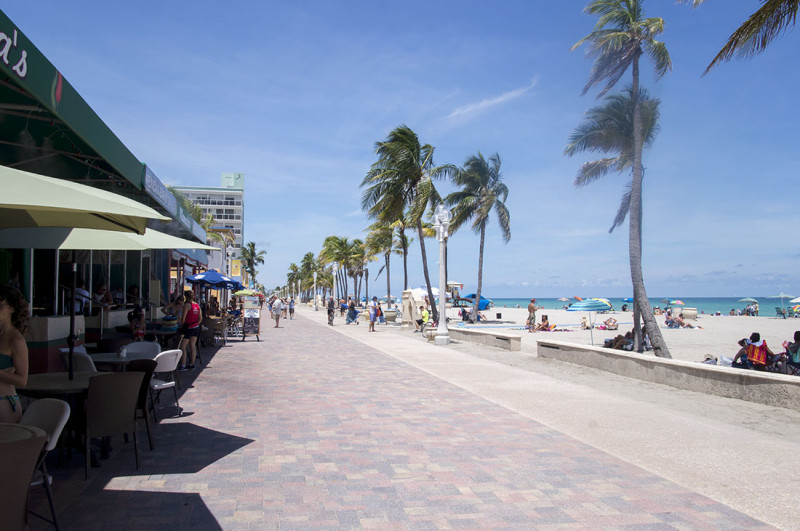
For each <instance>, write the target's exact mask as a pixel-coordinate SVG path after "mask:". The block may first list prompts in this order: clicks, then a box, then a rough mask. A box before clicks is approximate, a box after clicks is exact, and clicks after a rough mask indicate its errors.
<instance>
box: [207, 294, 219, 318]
mask: <svg viewBox="0 0 800 531" xmlns="http://www.w3.org/2000/svg"><path fill="white" fill-rule="evenodd" d="M208 314H209V315H214V316H217V315H219V301H218V300H217V296H216V295H212V296H211V300H209V301H208Z"/></svg>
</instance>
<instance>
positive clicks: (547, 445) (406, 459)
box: [31, 316, 767, 529]
mask: <svg viewBox="0 0 800 531" xmlns="http://www.w3.org/2000/svg"><path fill="white" fill-rule="evenodd" d="M340 322H341V321H340ZM263 332H264V333H263V334H262V335H261V338H262V341H261V342H259V343H257V342H255V339H254V338H253V339H252V340H251V339H248V340H247V341H246V342H244V343H240V342H236V343H234V344H233V345H232V346H230V347H224V348H220V349H219V350H218V351H217V352H216V354H214V355H213V357H211V356H210V355H209V354H208V353H207V354H206V355H205V356H204V359H207V358H210V360H207V365H206V366H204V367H203V369H202V371H195V372H194V373H192V374H191V375H190V377H189V378H184V384H186V385H190V386H191V387H189V388H188V389H184V393H183V396H182V397H181V406H182V407H183V408H184V416H182V417H173V418H168V419H165V420H163V421H162V422H161V423H160V424H159V425H158V426H157V427H156V432H155V438H156V450H155V451H153V452H151V451H150V450H149V449H148V448H147V443H146V437H145V435H144V430H143V429H142V433H141V435H142V436H141V438H140V440H141V441H142V442H143V444H142V448H143V450H142V458H143V467H142V469H141V470H138V471H137V470H136V469H135V468H134V462H133V455H132V453H133V449H132V445H130V444H123V442H122V440H121V439H120V440H115V441H114V452H113V455H112V458H111V459H110V460H109V461H104V462H103V464H102V467H101V468H98V469H92V470H91V474H92V475H91V479H90V481H89V482H85V481H83V471H82V468H80V466H81V463H82V455H80V454H77V455H74V456H73V459H72V461H69V462H68V463H66V464H65V465H64V466H62V467H60V468H58V469H54V475H55V476H56V479H55V483H54V488H55V492H56V499H57V502H58V506H59V510H60V518H61V523H62V528H64V529H106V528H109V527H113V528H120V529H134V528H135V529H144V528H146V529H188V528H191V529H220V528H222V529H278V528H281V529H293V528H314V529H326V528H328V529H341V528H367V529H462V528H463V529H478V528H481V529H486V528H499V529H525V528H527V529H530V528H537V529H547V528H556V527H558V528H562V527H572V528H587V527H591V528H605V529H622V528H637V529H720V528H722V529H733V528H760V527H763V528H765V527H767V526H765V525H764V524H762V523H760V522H758V521H756V520H754V519H752V518H750V517H749V516H747V515H744V514H741V513H739V512H737V511H735V510H733V509H731V508H729V507H727V506H725V505H721V504H719V503H717V502H714V501H713V500H710V499H708V498H706V497H703V496H701V495H698V494H696V493H694V492H691V491H689V490H687V489H685V488H682V487H680V486H679V485H676V484H674V483H672V482H670V481H667V480H665V479H663V478H661V477H658V476H655V475H653V474H650V473H648V472H646V471H644V470H642V469H640V468H638V467H635V466H633V465H630V464H628V463H626V462H624V461H622V460H620V459H617V458H614V457H612V456H610V455H608V454H605V453H603V452H601V451H599V450H597V449H595V448H592V447H590V446H587V445H585V444H583V443H580V442H578V441H577V440H575V439H572V438H570V437H568V436H566V435H564V434H562V433H560V432H558V431H555V430H553V429H550V428H548V427H546V426H544V425H542V424H540V423H537V422H535V421H533V420H531V419H529V418H526V417H524V416H522V415H519V414H517V413H514V412H512V411H509V410H507V409H505V408H503V407H501V406H498V405H495V404H493V403H490V402H489V401H487V400H484V399H482V398H480V397H478V396H476V395H474V394H471V393H469V392H467V391H465V390H463V389H461V388H459V387H456V386H454V385H451V384H449V383H446V382H444V381H441V380H439V379H437V378H435V377H433V376H431V375H429V374H427V373H425V372H423V371H421V370H418V369H415V368H413V367H411V366H409V365H406V364H404V363H402V362H400V361H398V360H396V359H395V358H392V357H390V356H387V355H385V354H383V353H381V352H379V351H377V350H375V349H372V348H370V347H368V346H366V345H364V344H362V343H359V342H357V341H355V340H353V339H349V338H347V337H344V336H342V335H340V334H338V333H337V332H336V330H335V329H330V328H329V327H327V326H325V325H322V324H318V323H315V322H312V321H311V320H308V319H306V318H304V317H302V316H298V317H296V318H295V319H294V320H293V321H288V322H287V321H282V328H280V329H277V330H276V329H273V328H265V329H264V330H263ZM364 333H365V334H366V333H367V331H366V327H364ZM184 374H186V373H184ZM192 378H193V379H194V381H193V382H192V381H191V379H192ZM576 414H580V413H577V412H576ZM656 445H657V442H656V441H654V447H655V446H656ZM41 502H42V498H41V495H39V494H37V495H36V496H35V499H34V503H35V504H36V505H39V506H40V509H43V507H41ZM31 524H32V528H33V529H43V528H44V527H43V526H42V524H40V523H39V522H36V521H35V519H33V520H32V522H31Z"/></svg>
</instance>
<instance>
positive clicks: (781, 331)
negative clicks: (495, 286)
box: [448, 308, 800, 361]
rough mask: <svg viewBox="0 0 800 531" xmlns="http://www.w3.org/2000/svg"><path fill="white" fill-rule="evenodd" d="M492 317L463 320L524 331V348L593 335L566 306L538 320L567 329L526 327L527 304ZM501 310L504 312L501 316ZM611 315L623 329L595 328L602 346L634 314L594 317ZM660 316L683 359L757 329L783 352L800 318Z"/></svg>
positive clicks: (732, 346)
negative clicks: (679, 322)
mask: <svg viewBox="0 0 800 531" xmlns="http://www.w3.org/2000/svg"><path fill="white" fill-rule="evenodd" d="M484 314H485V315H486V317H487V318H488V319H489V320H488V321H487V322H486V323H485V324H483V323H482V324H465V325H466V326H468V327H474V328H486V329H489V328H491V329H498V330H503V331H504V332H506V333H513V334H519V335H521V336H522V338H523V339H522V345H523V349H525V350H535V349H536V343H535V342H536V339H537V338H542V337H546V338H548V339H558V340H559V341H571V342H574V343H581V344H586V345H588V344H590V343H591V341H592V340H591V337H592V335H591V334H590V331H589V330H581V327H580V323H581V317H582V316H588V315H589V314H588V313H587V312H568V311H566V310H551V309H547V310H538V311H537V312H536V320H537V323H538V322H540V321H541V318H542V315H547V316H548V318H549V320H550V324H555V325H556V327H557V328H558V329H565V331H557V332H556V331H553V332H535V333H528V332H527V331H526V330H525V329H524V326H525V320H526V319H527V317H528V310H527V309H524V308H491V309H489V310H487V311H485V312H484ZM497 314H500V315H501V317H500V318H497ZM609 316H613V317H614V319H616V320H617V321H618V323H619V331H611V330H597V329H595V330H594V344H595V345H598V346H602V344H603V341H604V340H605V339H608V338H610V337H615V336H616V335H617V334H620V333H621V334H624V333H625V332H627V331H629V330H630V329H631V328H633V314H632V313H631V312H619V311H617V312H609V313H607V314H600V315H594V314H593V315H592V318H593V319H594V320H595V321H596V322H600V323H601V324H602V321H603V320H604V319H607V318H608V317H609ZM448 317H449V318H450V319H451V321H450V326H451V327H452V326H459V324H458V323H460V322H461V321H460V319H459V318H458V316H457V313H456V310H453V309H449V310H448ZM656 319H657V322H658V323H659V324H660V325H661V333H662V334H663V336H664V339H665V340H666V342H667V345H668V346H669V349H670V353H671V354H672V357H673V358H675V359H679V360H684V361H703V359H705V356H706V355H707V354H711V355H713V356H716V357H717V358H719V356H728V357H733V356H734V355H735V354H736V351H737V350H738V349H739V346H738V345H737V344H736V342H737V341H739V340H740V339H742V338H743V337H748V336H750V334H751V333H753V332H758V333H760V334H761V337H762V338H763V339H765V340H766V341H767V345H769V347H770V349H772V351H773V352H776V353H777V352H783V350H784V349H783V347H782V346H781V344H782V343H783V342H784V341H787V340H789V341H791V339H792V336H793V335H794V332H795V330H800V319H780V318H776V317H747V316H727V315H725V316H712V315H700V316H698V318H697V320H694V321H688V322H689V323H691V324H692V325H694V326H698V327H700V328H695V329H688V328H682V329H670V328H666V326H664V317H663V316H656Z"/></svg>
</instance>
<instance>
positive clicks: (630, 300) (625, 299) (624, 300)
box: [622, 297, 633, 302]
mask: <svg viewBox="0 0 800 531" xmlns="http://www.w3.org/2000/svg"><path fill="white" fill-rule="evenodd" d="M622 302H633V299H631V298H630V297H626V298H624V299H622Z"/></svg>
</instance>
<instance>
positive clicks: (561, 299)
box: [557, 297, 570, 302]
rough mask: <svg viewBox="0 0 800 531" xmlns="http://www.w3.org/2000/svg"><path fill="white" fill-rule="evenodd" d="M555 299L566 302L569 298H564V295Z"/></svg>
mask: <svg viewBox="0 0 800 531" xmlns="http://www.w3.org/2000/svg"><path fill="white" fill-rule="evenodd" d="M557 300H560V301H561V302H567V301H569V300H570V299H568V298H566V297H561V298H560V299H557Z"/></svg>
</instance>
